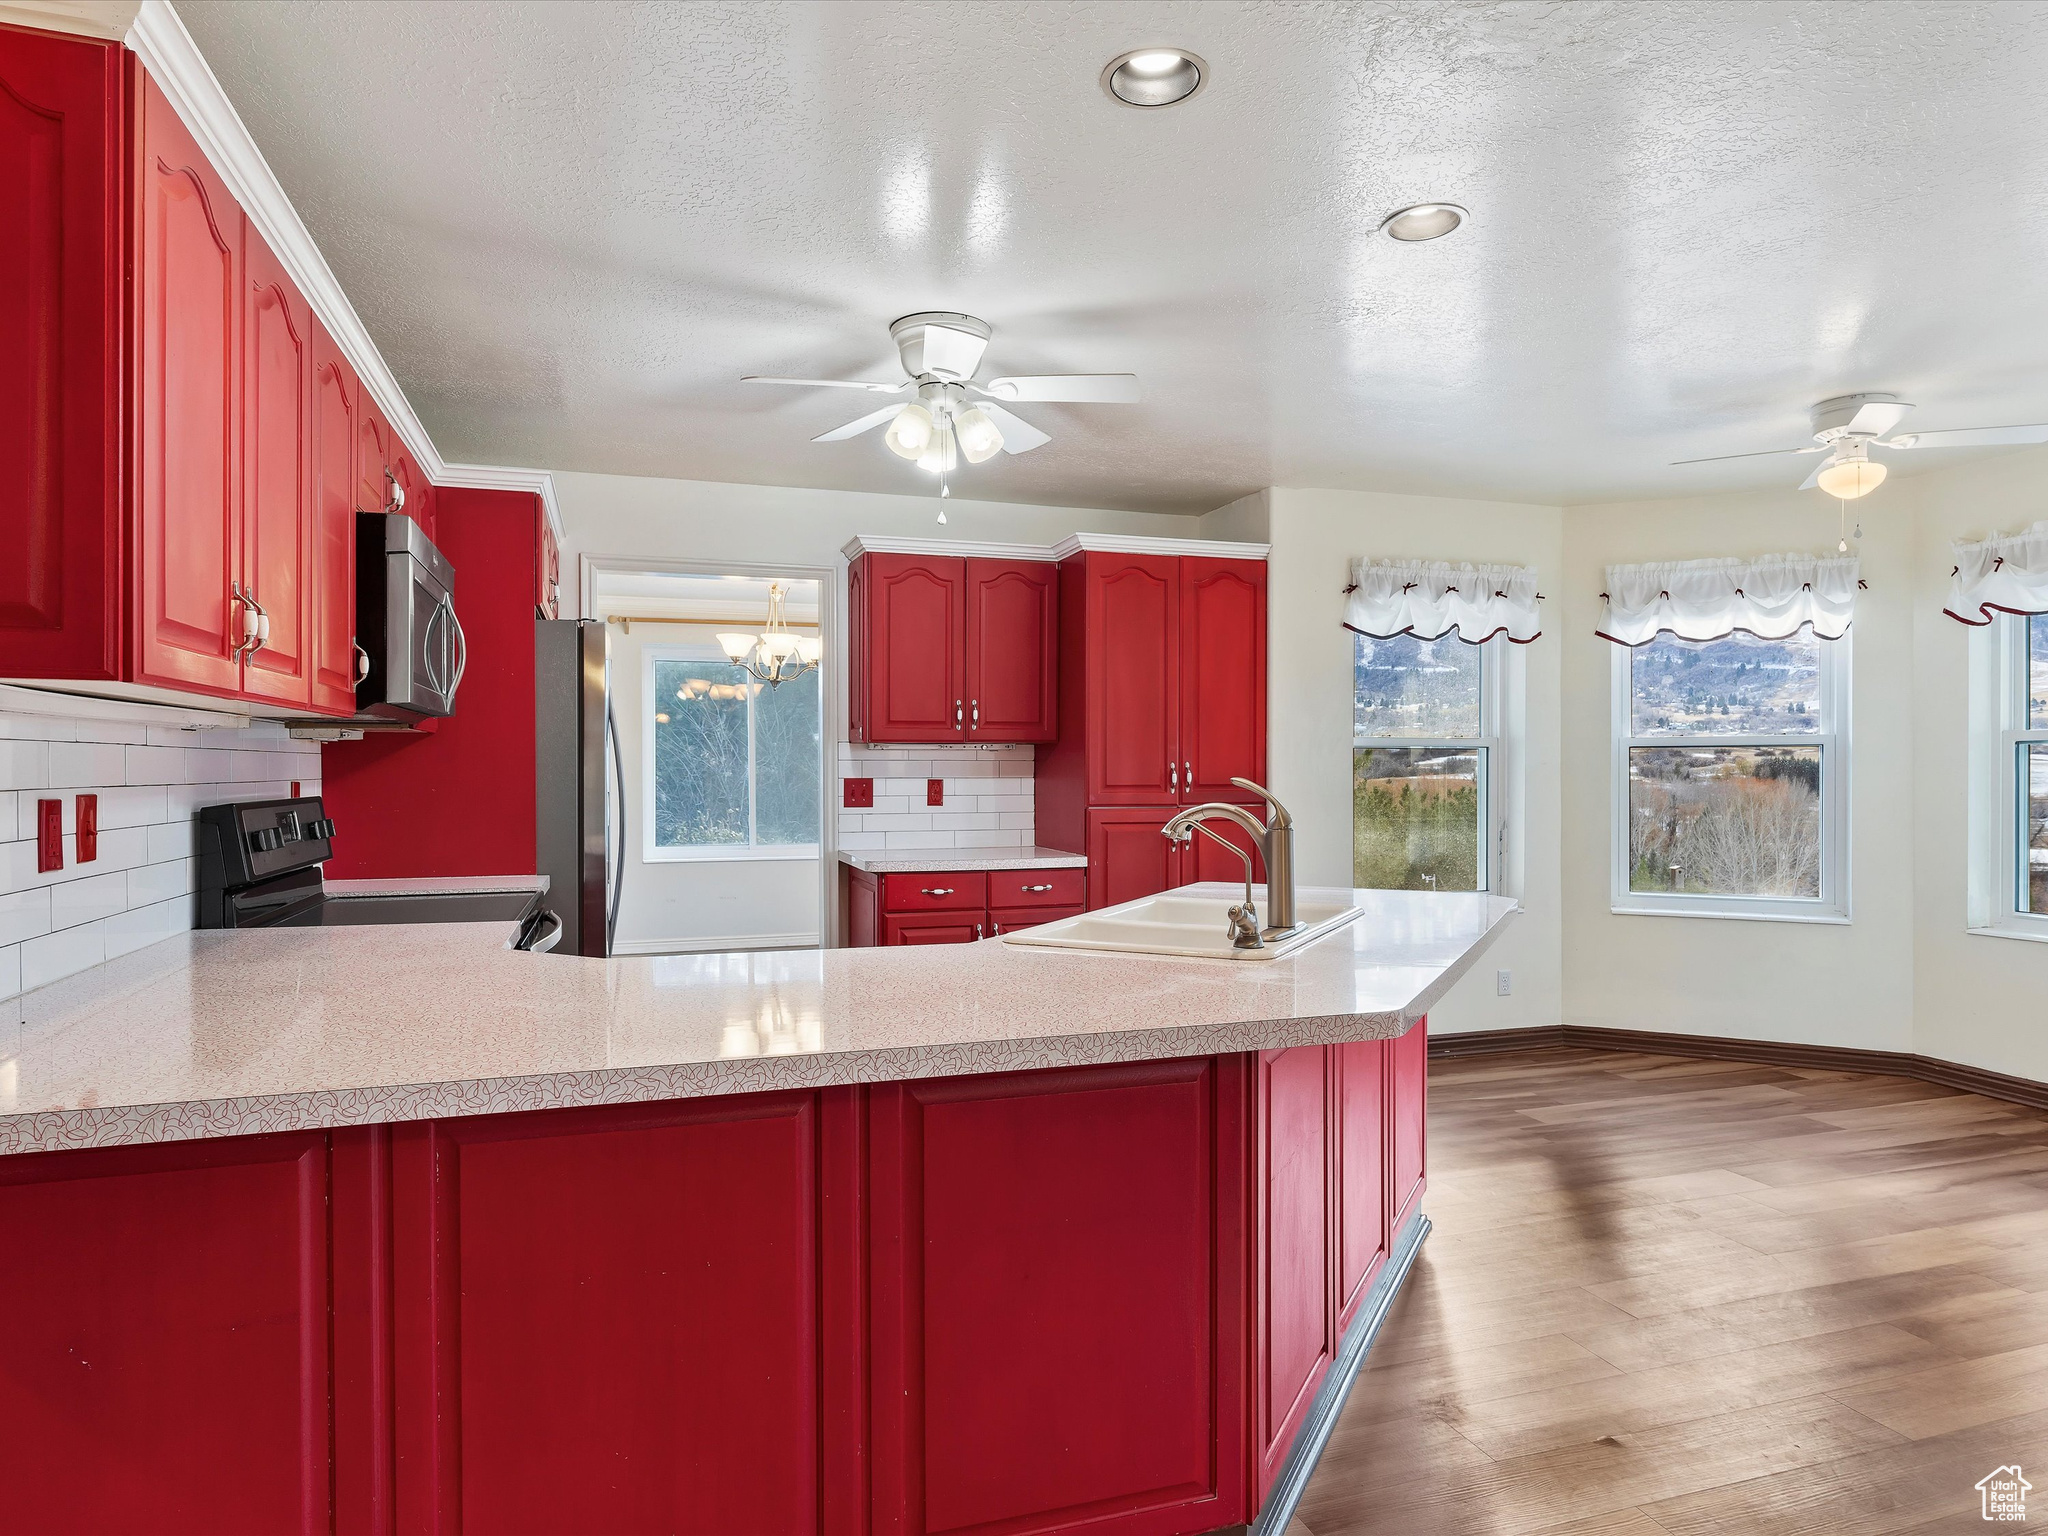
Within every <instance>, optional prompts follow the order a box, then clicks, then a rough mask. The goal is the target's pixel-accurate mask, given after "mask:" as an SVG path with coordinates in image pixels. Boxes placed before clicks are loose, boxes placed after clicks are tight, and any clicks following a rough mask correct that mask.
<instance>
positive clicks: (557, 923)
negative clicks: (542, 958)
mask: <svg viewBox="0 0 2048 1536" xmlns="http://www.w3.org/2000/svg"><path fill="white" fill-rule="evenodd" d="M542 923H551V924H553V926H552V927H551V928H549V929H548V931H547V937H546V938H538V939H537V938H535V937H534V935H535V934H536V933H538V932H540V925H541V924H542ZM561 942H562V919H561V918H560V917H558V916H557V915H556V914H555V913H554V912H553V911H551V910H550V909H548V908H546V907H542V908H541V909H540V911H538V912H536V913H534V915H533V919H532V921H531V922H530V923H529V924H528V926H527V929H526V932H525V933H524V934H522V935H521V936H520V939H519V942H518V943H517V944H516V945H515V946H514V948H517V949H523V950H525V951H526V952H527V953H528V954H534V955H544V954H546V953H547V952H548V951H549V950H551V949H553V948H554V947H555V946H556V945H557V944H559V943H561Z"/></svg>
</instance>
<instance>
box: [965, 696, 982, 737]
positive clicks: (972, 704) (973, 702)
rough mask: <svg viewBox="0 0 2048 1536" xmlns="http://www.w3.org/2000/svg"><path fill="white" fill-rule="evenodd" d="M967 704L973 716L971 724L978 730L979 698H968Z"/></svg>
mask: <svg viewBox="0 0 2048 1536" xmlns="http://www.w3.org/2000/svg"><path fill="white" fill-rule="evenodd" d="M967 705H968V708H969V709H970V710H971V711H973V717H974V718H973V724H974V729H975V730H977V731H978V730H980V729H981V700H979V699H969V700H968V701H967Z"/></svg>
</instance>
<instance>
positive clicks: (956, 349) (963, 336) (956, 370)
mask: <svg viewBox="0 0 2048 1536" xmlns="http://www.w3.org/2000/svg"><path fill="white" fill-rule="evenodd" d="M987 350H988V338H987V337H986V336H972V335H969V334H968V333H967V332H966V331H956V330H954V329H952V328H951V327H950V326H944V325H929V324H928V325H926V326H925V328H924V371H925V372H926V373H936V374H937V375H939V377H940V378H943V379H971V378H973V377H974V370H975V369H977V368H979V367H980V366H981V354H982V353H984V352H986V351H987Z"/></svg>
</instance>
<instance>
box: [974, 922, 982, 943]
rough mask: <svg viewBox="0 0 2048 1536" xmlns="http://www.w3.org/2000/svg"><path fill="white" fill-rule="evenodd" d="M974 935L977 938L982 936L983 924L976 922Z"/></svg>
mask: <svg viewBox="0 0 2048 1536" xmlns="http://www.w3.org/2000/svg"><path fill="white" fill-rule="evenodd" d="M974 936H975V937H976V938H977V939H978V938H980V937H981V924H979V923H976V924H975V925H974Z"/></svg>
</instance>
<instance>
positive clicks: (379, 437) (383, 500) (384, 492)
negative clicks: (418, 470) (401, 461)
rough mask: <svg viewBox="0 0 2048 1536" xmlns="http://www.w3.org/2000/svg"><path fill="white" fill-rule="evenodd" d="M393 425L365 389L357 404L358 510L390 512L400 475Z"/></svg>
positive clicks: (392, 508)
mask: <svg viewBox="0 0 2048 1536" xmlns="http://www.w3.org/2000/svg"><path fill="white" fill-rule="evenodd" d="M391 460H392V437H391V427H390V425H389V424H388V423H387V422H386V421H385V420H384V413H383V412H382V411H380V410H378V409H377V402H376V401H375V400H373V399H371V398H370V392H369V391H368V390H362V391H361V392H360V393H359V395H358V399H357V406H356V510H357V511H358V512H390V511H395V510H396V509H395V508H394V507H393V506H392V495H391V488H392V486H394V485H395V484H397V481H398V477H397V474H396V472H395V471H394V470H393V469H392V466H391Z"/></svg>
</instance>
